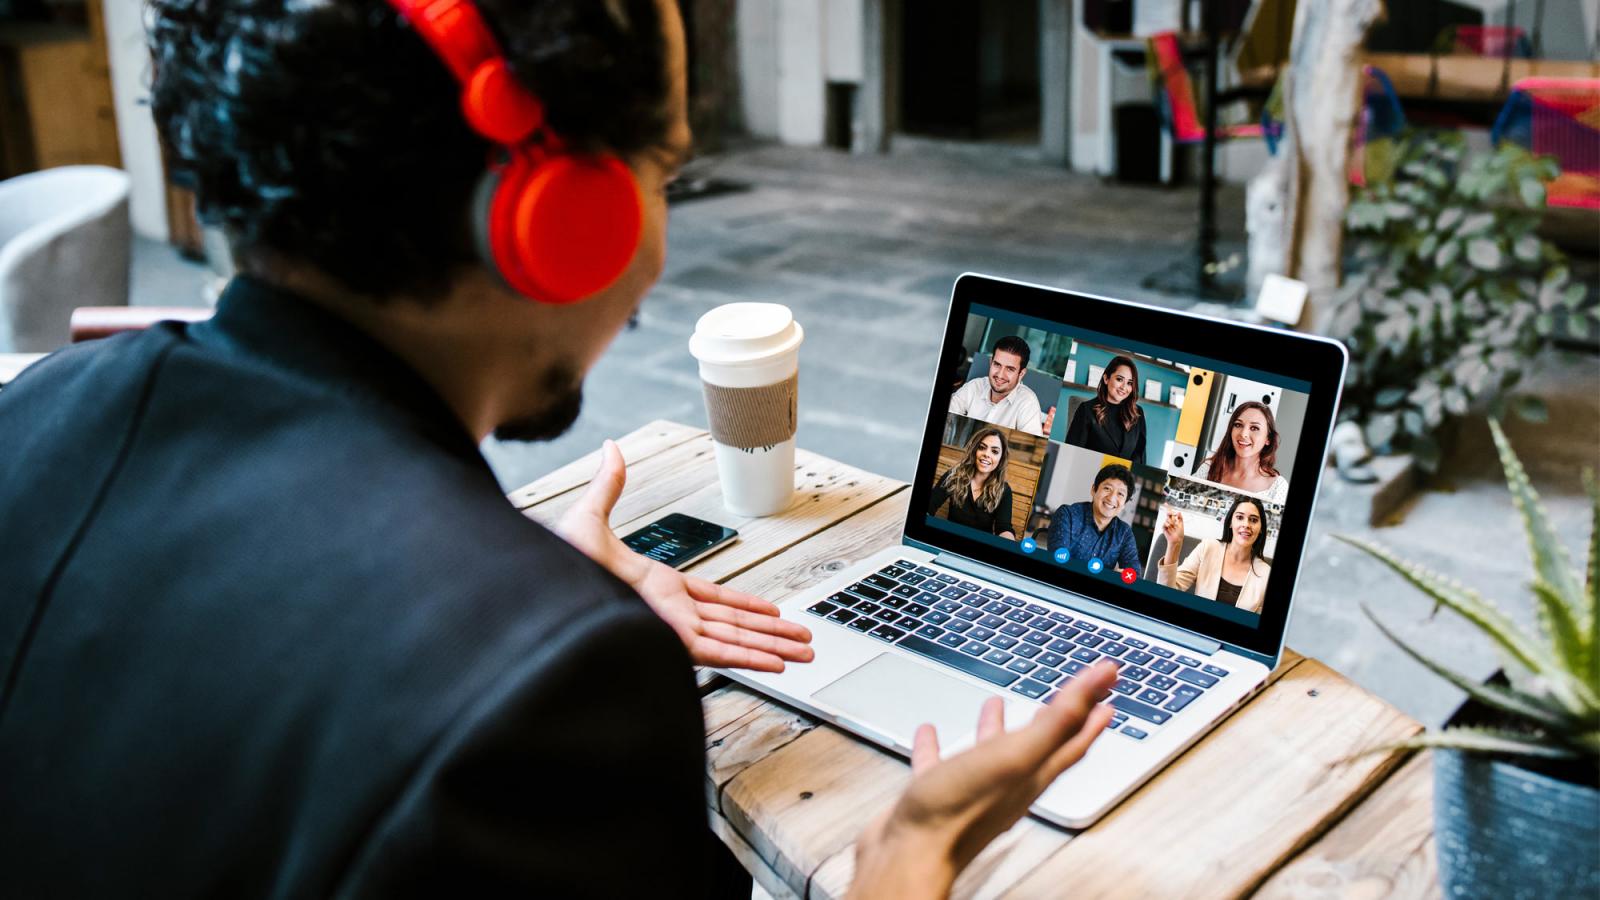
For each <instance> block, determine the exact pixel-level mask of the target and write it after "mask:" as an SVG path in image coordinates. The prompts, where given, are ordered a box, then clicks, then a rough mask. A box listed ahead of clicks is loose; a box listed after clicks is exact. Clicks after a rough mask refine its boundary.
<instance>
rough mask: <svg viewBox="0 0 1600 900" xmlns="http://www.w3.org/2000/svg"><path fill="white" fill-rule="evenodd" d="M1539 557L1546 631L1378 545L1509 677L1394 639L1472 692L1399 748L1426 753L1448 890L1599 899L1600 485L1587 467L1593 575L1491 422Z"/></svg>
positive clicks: (1536, 567) (1379, 553) (1538, 586)
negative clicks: (1476, 672) (1445, 722)
mask: <svg viewBox="0 0 1600 900" xmlns="http://www.w3.org/2000/svg"><path fill="white" fill-rule="evenodd" d="M1489 427H1490V429H1491V430H1492V431H1493V432H1494V441H1495V446H1496V447H1497V448H1498V449H1499V453H1500V462H1501V464H1502V465H1503V466H1504V468H1505V473H1506V483H1507V484H1508V485H1509V486H1510V488H1511V498H1512V500H1513V502H1514V503H1515V505H1516V508H1517V511H1518V513H1520V514H1521V517H1522V522H1523V526H1524V528H1525V530H1526V531H1527V535H1528V545H1529V548H1530V550H1531V553H1532V556H1533V573H1534V578H1533V584H1532V589H1533V598H1534V608H1535V609H1536V610H1537V612H1538V618H1539V633H1538V634H1536V635H1535V634H1530V633H1528V632H1527V631H1526V630H1525V629H1523V628H1521V627H1519V626H1518V625H1517V624H1516V623H1515V622H1513V621H1512V620H1511V618H1510V617H1509V616H1507V615H1506V614H1505V613H1503V612H1501V611H1500V609H1499V608H1498V607H1496V606H1495V604H1494V603H1492V602H1490V601H1489V600H1487V599H1485V598H1483V597H1481V596H1479V595H1478V594H1477V593H1476V592H1474V591H1472V590H1471V589H1469V588H1467V587H1465V586H1463V585H1461V584H1460V583H1458V582H1456V581H1453V580H1451V579H1448V578H1445V577H1443V576H1441V575H1438V574H1435V573H1433V572H1430V571H1428V570H1426V569H1423V568H1422V567H1420V566H1417V565H1413V564H1411V563H1409V562H1406V561H1404V560H1401V559H1398V558H1396V557H1395V556H1394V555H1393V554H1392V553H1390V552H1389V551H1388V550H1385V549H1384V548H1382V547H1380V546H1378V545H1376V544H1373V543H1371V542H1368V541H1364V540H1360V539H1357V538H1353V537H1349V536H1344V535H1341V536H1340V538H1341V539H1342V540H1344V541H1346V542H1348V543H1350V544H1352V545H1354V546H1356V547H1358V548H1360V549H1361V550H1364V551H1366V552H1367V553H1370V554H1371V555H1373V556H1375V557H1377V558H1378V559H1380V560H1382V561H1383V562H1384V563H1386V564H1387V565H1388V566H1389V567H1390V568H1392V569H1394V570H1395V571H1396V572H1398V573H1400V575H1402V576H1403V577H1404V578H1405V579H1406V580H1407V581H1410V582H1411V583H1412V584H1413V585H1415V586H1417V587H1418V588H1420V589H1421V590H1422V591H1423V592H1424V593H1426V594H1427V595H1428V596H1430V597H1432V598H1433V599H1434V601H1435V602H1436V603H1437V604H1438V606H1443V607H1445V608H1447V609H1449V610H1451V611H1452V612H1454V613H1456V614H1458V615H1460V616H1462V617H1463V618H1465V619H1466V620H1467V621H1468V622H1470V623H1472V624H1473V625H1475V626H1477V628H1478V629H1479V630H1480V631H1482V632H1483V633H1484V634H1485V635H1486V636H1488V637H1489V638H1490V639H1491V640H1492V641H1493V642H1494V643H1495V644H1496V645H1497V646H1498V647H1499V649H1500V651H1501V652H1502V654H1503V656H1504V657H1505V661H1504V669H1503V673H1504V674H1503V677H1497V678H1495V679H1491V680H1490V682H1489V683H1487V684H1479V683H1477V682H1475V681H1473V680H1472V679H1470V678H1466V677H1464V676H1462V675H1459V674H1457V673H1455V672H1453V671H1451V670H1450V669H1448V668H1446V667H1445V666H1443V665H1442V664H1440V663H1438V662H1436V661H1435V660H1433V659H1430V658H1429V657H1427V656H1425V655H1423V654H1422V653H1420V652H1418V651H1416V650H1415V649H1413V648H1411V647H1410V646H1408V645H1407V644H1406V643H1405V642H1404V641H1401V640H1400V639H1399V638H1397V637H1396V636H1395V635H1394V633H1393V632H1391V631H1390V630H1389V629H1388V628H1387V627H1385V626H1384V624H1383V623H1382V622H1381V621H1379V620H1378V619H1377V617H1376V616H1373V615H1372V612H1371V610H1370V609H1369V610H1367V615H1368V616H1371V617H1372V619H1373V621H1374V622H1375V623H1376V624H1377V625H1378V628H1379V629H1380V630H1381V631H1383V633H1384V635H1386V636H1387V637H1388V638H1389V639H1390V640H1391V641H1394V643H1395V644H1396V645H1398V646H1399V647H1400V649H1401V650H1403V651H1405V653H1406V654H1407V655H1409V656H1410V657H1411V658H1413V659H1415V660H1416V661H1417V662H1419V663H1421V664H1422V665H1423V666H1425V667H1426V668H1428V669H1429V670H1430V671H1432V672H1434V673H1435V674H1437V675H1439V676H1440V677H1442V678H1444V679H1445V680H1447V681H1449V682H1450V683H1451V684H1453V685H1455V686H1456V687H1458V688H1460V689H1461V690H1463V691H1465V692H1466V694H1467V696H1468V698H1469V701H1468V705H1467V706H1466V707H1463V712H1462V713H1460V714H1458V715H1457V717H1456V719H1455V720H1454V721H1456V722H1458V723H1460V724H1455V725H1452V726H1448V727H1446V728H1444V729H1442V730H1440V731H1434V732H1427V733H1424V734H1421V735H1418V736H1417V737H1415V738H1412V739H1411V740H1409V741H1405V742H1402V743H1400V744H1398V745H1392V746H1396V747H1403V748H1415V749H1423V748H1432V749H1433V750H1434V755H1433V770H1434V831H1435V836H1436V839H1437V845H1438V855H1439V876H1440V881H1441V882H1442V885H1443V887H1444V893H1445V896H1448V897H1478V896H1482V897H1510V896H1519V897H1520V896H1527V897H1557V896H1573V897H1595V896H1600V785H1597V779H1600V584H1597V582H1600V578H1597V568H1600V489H1597V488H1596V484H1595V479H1594V473H1593V472H1587V473H1585V483H1586V485H1587V487H1588V491H1589V496H1590V500H1591V502H1592V503H1593V507H1594V514H1593V520H1592V522H1591V531H1590V537H1589V543H1588V565H1587V573H1586V577H1585V575H1584V574H1580V573H1579V572H1578V571H1577V570H1576V569H1574V568H1573V567H1572V565H1571V563H1570V562H1569V560H1568V557H1567V553H1566V550H1565V548H1564V547H1563V546H1562V544H1561V542H1560V540H1559V539H1558V538H1557V535H1556V533H1555V531H1554V530H1553V529H1552V528H1551V526H1550V523H1549V520H1548V518H1547V516H1546V515H1545V512H1544V509H1543V507H1542V506H1541V505H1540V503H1539V497H1538V495H1537V494H1536V493H1535V492H1534V490H1533V486H1532V485H1531V484H1530V483H1529V481H1528V476H1527V473H1526V472H1525V471H1524V470H1523V468H1522V463H1521V462H1520V461H1519V460H1518V459H1517V456H1516V454H1515V453H1514V452H1513V451H1512V449H1511V445H1510V444H1509V442H1508V441H1507V440H1506V436H1505V432H1504V431H1502V430H1501V428H1500V424H1499V423H1498V422H1496V421H1494V420H1490V422H1489Z"/></svg>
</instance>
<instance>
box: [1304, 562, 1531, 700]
mask: <svg viewBox="0 0 1600 900" xmlns="http://www.w3.org/2000/svg"><path fill="white" fill-rule="evenodd" d="M1334 537H1336V538H1338V539H1339V540H1341V541H1344V542H1345V543H1347V544H1349V545H1350V546H1352V547H1355V548H1356V549H1358V550H1363V551H1365V552H1366V553H1368V554H1370V555H1371V556H1374V557H1376V558H1377V559H1378V560H1379V561H1381V562H1383V563H1384V564H1386V565H1388V567H1389V568H1391V569H1393V570H1395V572H1397V573H1399V575H1400V576H1401V577H1402V578H1404V579H1405V580H1407V581H1409V582H1411V583H1412V584H1413V585H1415V586H1416V587H1418V588H1419V589H1421V590H1422V592H1423V593H1425V594H1427V595H1428V596H1429V597H1432V598H1433V599H1434V600H1437V601H1438V602H1439V603H1441V604H1443V605H1445V606H1448V607H1449V608H1450V609H1451V610H1452V611H1454V612H1455V613H1457V614H1458V615H1460V616H1461V617H1462V618H1465V619H1466V620H1467V621H1469V622H1471V623H1472V624H1474V625H1476V626H1478V628H1479V629H1481V630H1482V631H1483V633H1484V634H1486V635H1488V636H1489V638H1490V639H1491V640H1493V641H1494V642H1495V643H1497V644H1499V645H1500V646H1501V647H1502V648H1504V649H1505V651H1506V653H1507V654H1508V655H1510V657H1511V658H1512V659H1514V660H1516V661H1517V662H1518V663H1520V664H1522V666H1523V667H1524V668H1526V669H1528V670H1529V671H1531V672H1534V673H1536V674H1540V675H1547V676H1548V675H1555V674H1557V673H1559V672H1560V671H1561V664H1560V663H1559V662H1558V661H1557V660H1556V659H1554V658H1553V657H1551V656H1550V654H1549V652H1548V651H1546V650H1545V648H1544V647H1541V646H1540V645H1539V644H1538V643H1536V642H1534V641H1533V640H1532V639H1530V638H1529V637H1528V636H1527V635H1526V634H1524V633H1523V631H1522V629H1521V628H1518V627H1517V624H1516V623H1515V622H1513V621H1511V619H1510V617H1508V616H1507V615H1506V614H1505V613H1503V612H1501V611H1500V610H1499V609H1497V608H1496V607H1495V606H1494V604H1492V603H1490V602H1489V601H1488V600H1485V599H1484V598H1483V597H1482V596H1480V595H1479V594H1478V593H1477V592H1476V591H1473V590H1471V589H1470V588H1467V587H1465V586H1463V585H1462V584H1460V583H1458V582H1455V581H1451V580H1449V579H1447V578H1445V577H1444V576H1442V575H1438V574H1435V573H1433V572H1430V571H1428V570H1427V569H1424V568H1422V567H1421V566H1416V565H1412V564H1411V563H1408V562H1406V561H1405V560H1403V559H1400V558H1399V557H1397V556H1395V555H1394V554H1393V553H1391V552H1389V550H1388V548H1386V547H1382V546H1379V545H1378V544H1374V543H1372V542H1371V541H1366V540H1362V539H1361V538H1358V537H1353V536H1351V535H1347V534H1336V535H1334Z"/></svg>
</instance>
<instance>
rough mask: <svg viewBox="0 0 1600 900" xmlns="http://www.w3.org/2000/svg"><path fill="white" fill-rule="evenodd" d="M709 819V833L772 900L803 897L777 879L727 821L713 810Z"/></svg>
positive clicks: (780, 879)
mask: <svg viewBox="0 0 1600 900" xmlns="http://www.w3.org/2000/svg"><path fill="white" fill-rule="evenodd" d="M710 819H711V833H712V834H715V835H716V836H717V837H719V838H721V839H722V842H723V843H724V844H727V845H728V849H729V850H732V851H733V856H734V858H735V859H737V860H739V864H740V865H742V866H744V868H745V871H746V872H749V873H750V876H751V877H752V878H754V879H755V882H756V884H758V885H760V886H761V889H762V890H764V891H766V892H767V895H768V896H769V897H771V898H772V900H801V898H802V897H803V896H804V895H803V894H796V893H795V892H794V891H792V890H790V889H789V885H788V884H786V883H785V882H784V880H783V879H782V878H779V877H778V873H776V872H774V871H772V869H771V868H769V867H768V866H767V864H766V863H764V862H762V861H761V857H760V856H758V855H756V851H755V850H753V849H751V847H750V845H749V844H747V843H745V841H744V838H742V837H740V836H739V833H738V832H736V831H734V830H733V829H732V828H731V827H729V826H728V822H727V820H725V819H723V818H722V817H721V816H719V815H717V814H716V811H715V810H713V811H712V812H711V815H710ZM758 896H759V892H758Z"/></svg>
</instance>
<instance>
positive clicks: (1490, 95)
mask: <svg viewBox="0 0 1600 900" xmlns="http://www.w3.org/2000/svg"><path fill="white" fill-rule="evenodd" d="M1361 62H1362V63H1364V64H1366V65H1370V66H1376V67H1377V68H1379V69H1382V70H1383V73H1384V74H1385V75H1387V76H1389V81H1390V83H1391V84H1393V85H1394V91H1395V93H1396V94H1397V95H1399V96H1400V97H1402V98H1415V99H1433V98H1438V99H1444V100H1465V101H1476V102H1479V103H1495V104H1498V103H1504V102H1505V99H1506V95H1505V91H1504V90H1503V87H1505V86H1509V85H1514V84H1516V83H1517V82H1518V81H1520V80H1521V79H1523V78H1534V77H1543V78H1600V63H1592V62H1586V61H1582V60H1563V59H1513V60H1510V61H1509V65H1508V63H1507V61H1506V60H1504V59H1500V58H1498V57H1487V56H1467V55H1459V56H1458V55H1452V54H1443V55H1440V56H1437V57H1432V56H1429V55H1428V54H1426V53H1371V52H1363V53H1362V54H1361ZM1508 69H1509V72H1508Z"/></svg>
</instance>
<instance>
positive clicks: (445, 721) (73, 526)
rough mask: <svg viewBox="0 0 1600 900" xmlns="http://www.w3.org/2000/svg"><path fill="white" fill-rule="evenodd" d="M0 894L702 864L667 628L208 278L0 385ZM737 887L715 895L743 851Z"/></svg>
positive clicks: (400, 884)
mask: <svg viewBox="0 0 1600 900" xmlns="http://www.w3.org/2000/svg"><path fill="white" fill-rule="evenodd" d="M0 675H3V676H4V679H5V680H4V682H3V685H0V896H4V897H19V898H20V897H44V896H149V897H195V896H217V897H304V896H327V895H340V896H372V897H392V896H402V895H439V896H443V895H452V896H485V895H502V894H520V895H523V896H548V897H588V896H594V897H622V896H645V895H648V896H674V897H702V896H706V895H707V894H709V893H711V892H712V887H711V880H712V878H713V877H714V875H713V873H714V871H717V870H718V869H719V866H722V865H725V863H726V857H725V856H724V855H723V851H721V848H720V844H719V843H718V842H716V840H715V838H713V837H712V836H711V834H710V831H709V829H708V828H707V825H706V806H705V796H704V789H703V787H702V783H703V778H704V745H703V741H704V731H703V725H702V720H701V716H700V706H699V701H698V699H697V695H696V691H695V687H694V682H693V677H692V674H691V668H690V662H689V659H688V657H687V655H686V653H685V651H684V649H683V647H682V645H681V643H680V642H679V641H678V640H677V639H676V637H675V636H674V635H673V633H672V632H671V631H670V630H669V629H668V628H667V627H666V626H665V625H664V624H663V623H662V622H661V621H660V620H659V619H658V618H657V617H656V616H655V615H654V614H652V613H651V612H650V610H649V609H648V608H647V607H646V606H645V605H644V604H643V603H642V602H641V601H640V600H639V599H638V598H637V597H635V596H634V595H633V594H632V593H631V592H630V591H629V589H628V588H627V587H626V586H625V585H623V584H622V583H620V582H618V581H617V580H616V579H614V578H613V577H611V576H610V575H609V574H608V573H606V572H605V571H603V570H602V569H600V568H599V567H598V566H596V565H594V564H593V563H591V562H590V561H589V560H588V559H586V558H585V557H583V556H582V555H580V554H579V553H577V552H576V551H574V550H572V549H571V548H570V547H568V546H567V545H566V544H565V543H564V542H562V541H561V540H560V539H559V538H557V537H555V536H554V535H552V534H551V533H550V532H549V531H547V530H545V529H544V528H543V527H541V526H539V525H537V524H535V523H533V522H532V521H530V520H528V519H527V518H525V517H523V516H522V515H520V514H519V513H518V512H517V511H515V510H514V509H512V508H511V506H510V505H509V504H508V503H507V502H506V500H505V498H504V496H503V494H502V493H501V491H500V488H499V486H498V485H497V484H496V482H495V479H494V477H493V475H492V473H491V472H490V470H489V468H488V467H487V465H486V464H485V463H484V460H483V458H482V456H481V455H480V454H479V453H478V450H477V447H476V446H475V445H474V443H473V441H472V440H471V438H470V437H469V436H468V435H467V434H466V432H465V430H464V429H463V428H462V427H461V425H460V424H459V423H458V421H457V420H456V419H454V418H453V417H452V415H451V413H450V411H449V410H448V409H447V408H446V407H445V405H444V404H443V402H442V401H441V400H440V399H439V398H438V396H437V395H436V394H435V393H434V392H433V391H432V390H431V389H430V388H429V387H428V385H427V384H425V383H424V382H423V381H422V380H421V379H420V378H418V377H417V376H416V375H415V374H414V373H413V372H412V371H411V370H409V369H408V368H407V367H406V366H404V365H403V364H402V363H401V362H400V361H399V360H398V359H396V358H395V357H393V356H392V355H390V354H389V353H387V352H386V351H385V350H384V349H383V348H381V347H380V346H379V345H377V344H376V343H375V342H373V341H371V340H370V339H368V338H367V337H365V335H363V334H362V333H360V332H358V331H356V330H355V329H353V328H351V327H350V326H348V325H346V324H344V323H343V322H342V321H340V320H338V319H337V318H335V317H333V316H331V315H329V314H327V313H324V312H322V311H321V310H320V309H318V308H317V307H315V306H313V305H312V304H309V303H307V302H305V301H302V300H299V299H297V298H295V297H293V296H290V295H286V294H283V293H280V292H277V291H275V290H273V289H271V288H269V287H267V286H265V285H264V284H261V283H259V282H253V281H251V280H249V279H239V280H236V281H235V283H234V284H233V285H232V286H230V287H229V289H228V291H227V292H226V294H225V296H224V297H223V299H222V302H221V305H220V308H219V311H218V313H217V315H216V317H215V318H214V319H213V320H212V321H210V322H207V323H205V324H201V325H195V326H190V327H187V328H185V327H183V326H179V325H173V324H168V325H163V326H159V327H157V328H155V329H152V330H150V331H147V332H144V333H142V334H138V335H124V336H120V337H116V338H112V339H109V340H105V341H99V342H95V343H92V344H84V345H79V346H75V347H71V348H69V349H67V350H64V351H62V352H60V353H57V354H56V355H54V356H53V357H51V358H49V359H46V360H44V361H43V362H40V363H39V364H37V365H35V366H34V367H33V368H31V369H29V370H28V371H26V372H25V373H24V374H23V375H22V376H21V377H20V378H18V379H17V380H16V381H15V382H13V384H12V386H10V387H7V388H6V389H4V390H3V391H0ZM744 883H745V885H746V888H745V890H746V896H748V881H746V882H744Z"/></svg>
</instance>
